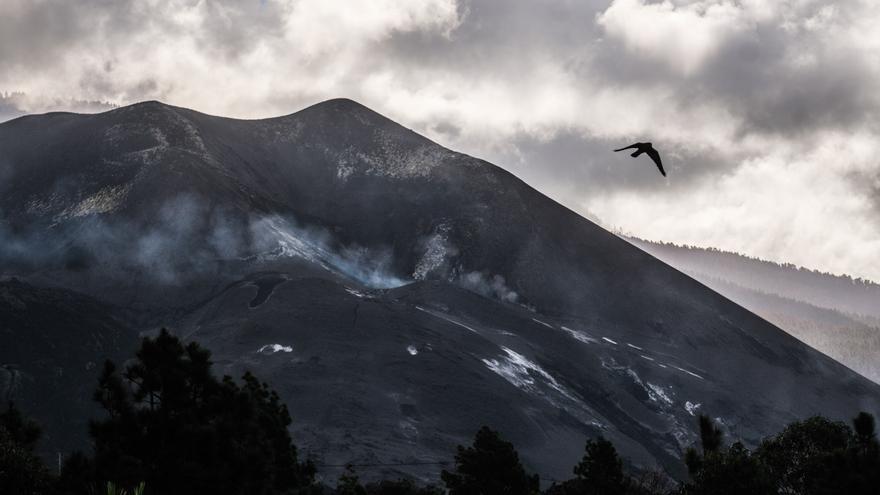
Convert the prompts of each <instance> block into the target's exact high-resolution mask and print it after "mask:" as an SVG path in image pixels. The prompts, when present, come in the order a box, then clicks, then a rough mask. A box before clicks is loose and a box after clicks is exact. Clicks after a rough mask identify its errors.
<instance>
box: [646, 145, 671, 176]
mask: <svg viewBox="0 0 880 495" xmlns="http://www.w3.org/2000/svg"><path fill="white" fill-rule="evenodd" d="M646 153H647V154H648V156H650V157H651V160H654V163H656V164H657V168H659V169H660V173H661V174H663V177H666V171H665V170H663V162H662V161H660V153H657V150H655V149H654V148H651V149H649V150H648V151H646Z"/></svg>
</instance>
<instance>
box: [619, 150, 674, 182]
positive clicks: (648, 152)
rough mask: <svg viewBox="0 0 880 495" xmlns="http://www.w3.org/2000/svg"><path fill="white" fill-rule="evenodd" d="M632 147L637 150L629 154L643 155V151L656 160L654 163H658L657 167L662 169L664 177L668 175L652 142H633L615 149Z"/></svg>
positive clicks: (633, 155) (634, 155)
mask: <svg viewBox="0 0 880 495" xmlns="http://www.w3.org/2000/svg"><path fill="white" fill-rule="evenodd" d="M630 149H635V150H636V151H635V152H633V154H631V155H629V156H632V157H636V156H639V155H641V154H642V153H646V154H647V155H648V156H650V157H651V160H654V163H656V164H657V168H659V169H660V173H661V174H663V177H666V171H665V170H663V162H662V161H660V153H657V150H655V149H654V147H653V146H652V145H651V143H636V144H631V145H629V146H627V147H626V148H620V149H618V150H614V151H615V152H617V151H623V150H630Z"/></svg>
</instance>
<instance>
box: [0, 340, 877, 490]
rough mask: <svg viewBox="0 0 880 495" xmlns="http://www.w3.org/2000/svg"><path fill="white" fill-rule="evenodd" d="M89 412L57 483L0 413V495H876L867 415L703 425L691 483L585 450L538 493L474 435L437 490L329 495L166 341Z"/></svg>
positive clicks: (254, 397)
mask: <svg viewBox="0 0 880 495" xmlns="http://www.w3.org/2000/svg"><path fill="white" fill-rule="evenodd" d="M94 398H95V400H96V401H97V402H98V403H99V404H100V405H101V407H102V408H103V409H104V411H105V413H106V414H105V415H104V417H103V418H101V419H97V420H94V421H92V422H91V424H90V431H89V433H90V435H91V439H92V442H93V451H92V452H91V453H90V454H85V453H76V454H73V455H71V456H69V457H68V458H67V459H66V461H65V463H64V465H63V467H62V469H61V471H60V473H50V471H49V469H48V468H47V467H46V466H45V465H44V464H43V461H42V460H41V459H40V458H39V457H38V456H37V455H36V454H35V447H36V445H37V443H38V441H39V438H40V429H39V427H38V426H37V425H36V424H35V423H34V422H33V421H31V420H29V419H27V418H26V417H24V416H23V415H22V414H21V412H19V411H18V410H17V409H16V408H15V406H14V405H13V404H9V405H8V407H7V408H5V409H4V410H3V411H2V412H0V494H2V495H34V494H47V495H96V494H106V495H123V494H127V495H141V494H146V495H178V494H180V495H183V494H187V495H192V494H212V495H213V494H231V495H270V494H272V495H275V494H278V495H286V494H288V495H313V494H314V495H318V494H321V495H334V494H335V495H436V494H444V493H448V494H449V495H531V494H539V493H543V494H546V495H616V494H632V495H640V494H645V495H648V494H681V495H702V494H721V495H724V494H756V495H762V494H810V495H812V494H854V495H861V494H876V493H880V445H878V441H877V438H876V431H875V424H874V417H873V416H871V415H870V414H867V413H859V415H858V416H856V418H855V419H854V420H853V422H852V423H853V424H852V426H849V425H847V424H845V423H841V422H835V421H831V420H828V419H826V418H823V417H818V416H817V417H813V418H809V419H806V420H804V421H799V422H795V423H792V424H790V425H788V426H787V427H786V428H785V429H784V430H783V431H782V432H780V433H779V434H777V435H775V436H773V437H770V438H767V439H766V440H764V441H763V442H762V443H761V445H759V446H758V447H757V448H755V449H754V450H749V449H748V448H746V447H745V446H744V445H742V444H741V443H739V442H736V443H732V444H730V445H727V444H726V443H725V441H724V437H723V433H722V431H721V430H720V429H719V428H718V427H717V425H715V424H714V423H713V422H712V420H711V419H709V418H708V417H706V416H700V417H699V427H700V438H701V441H700V445H698V446H694V447H693V448H691V449H688V450H687V452H686V453H685V456H684V459H683V460H682V462H683V463H684V464H685V465H686V466H687V470H688V473H689V477H688V479H687V480H683V481H680V482H679V481H673V480H671V479H670V478H668V477H667V476H666V475H664V474H662V473H659V472H642V473H627V472H625V471H624V468H623V465H624V464H623V460H622V459H621V458H620V457H619V456H618V454H617V452H616V450H615V448H614V445H612V444H611V442H609V441H607V440H605V439H603V438H601V437H600V438H597V439H590V440H587V441H586V446H585V450H584V455H583V458H582V459H580V462H578V463H577V464H576V465H575V466H574V468H573V472H572V474H573V477H572V478H571V479H569V480H566V481H553V482H552V484H549V483H548V482H547V481H546V480H544V482H543V483H542V480H541V479H540V478H539V477H538V475H537V474H530V473H529V472H528V471H527V470H526V469H525V467H524V466H523V465H522V463H521V462H520V460H519V456H518V454H517V452H516V450H515V448H514V446H513V445H512V444H511V443H509V442H507V441H505V440H503V439H502V438H501V436H500V435H499V433H498V432H495V431H493V430H491V429H489V428H488V427H483V428H481V429H480V430H479V431H478V432H477V434H476V436H475V438H474V441H473V444H472V445H471V446H459V447H458V450H457V452H456V453H455V454H454V464H453V465H452V466H451V468H450V469H449V470H444V471H442V473H440V479H441V480H442V486H419V485H417V484H415V483H413V482H411V481H408V480H385V481H379V482H373V483H367V484H363V483H361V482H360V481H359V479H358V477H357V474H356V472H355V471H353V470H348V471H347V472H346V474H344V475H343V476H341V477H340V478H339V480H338V481H337V482H336V484H335V487H334V486H329V485H327V484H325V483H319V482H317V481H316V475H317V472H316V471H317V470H316V467H315V466H314V465H313V464H312V463H311V462H310V461H307V460H306V461H303V460H301V459H300V458H299V456H298V454H297V449H296V447H295V446H294V444H293V442H292V440H291V438H290V434H289V433H288V426H289V425H290V423H291V418H290V414H289V413H288V410H287V406H286V405H284V404H282V403H281V401H280V400H279V398H278V395H277V394H276V393H275V392H274V391H273V390H271V389H270V388H269V386H268V385H267V384H266V383H261V382H260V381H259V380H257V379H256V378H255V377H254V376H253V375H251V374H249V373H246V374H245V375H244V376H243V377H242V378H241V380H240V381H236V380H234V379H232V378H231V377H228V376H227V377H223V378H222V379H220V380H218V379H217V378H216V377H215V376H214V375H213V374H212V373H211V361H210V353H209V352H208V351H207V350H205V349H202V348H201V347H199V346H198V344H196V343H190V344H188V345H184V344H183V343H182V342H180V340H178V339H177V338H176V337H174V336H172V335H171V334H170V333H168V332H167V331H165V330H163V331H162V332H161V333H160V334H159V335H158V336H157V337H156V338H154V339H152V338H146V339H144V340H143V342H142V344H141V347H140V349H139V350H138V351H137V353H136V356H135V359H134V360H132V361H131V362H130V363H129V364H127V365H126V366H125V367H124V368H123V369H119V368H117V367H116V366H115V365H114V364H113V363H111V362H107V363H106V364H105V366H104V370H103V373H102V374H101V377H100V379H99V381H98V387H97V389H96V391H95V395H94ZM542 484H543V485H544V486H545V489H544V490H543V492H542V491H541V485H542ZM548 484H549V486H547V485H548Z"/></svg>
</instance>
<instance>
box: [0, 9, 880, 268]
mask: <svg viewBox="0 0 880 495" xmlns="http://www.w3.org/2000/svg"><path fill="white" fill-rule="evenodd" d="M878 23H880V5H877V4H876V2H871V1H869V0H844V1H841V2H835V3H833V4H829V3H828V2H821V1H818V0H780V1H776V2H766V1H763V0H739V1H733V0H664V1H660V2H648V1H646V0H613V1H611V2H607V3H604V4H601V5H597V4H596V3H595V2H569V3H555V2H534V1H530V0H520V1H509V2H496V1H494V0H466V1H465V0H459V1H456V0H425V1H415V0H412V1H393V0H363V1H358V2H351V1H345V0H265V1H260V0H212V1H206V0H144V1H139V2H134V1H111V0H82V1H79V2H30V1H25V0H7V1H5V2H4V5H3V16H0V90H7V91H15V90H21V91H26V92H27V93H28V94H29V95H30V97H29V98H27V99H24V100H21V99H19V100H21V101H27V102H28V103H27V105H30V106H29V109H30V110H33V111H42V110H47V109H57V108H58V106H59V105H58V104H57V101H58V100H59V98H60V99H61V100H63V101H67V100H69V99H70V98H75V99H77V100H110V101H112V102H115V103H119V104H127V103H131V102H134V101H138V100H143V99H161V100H163V101H166V102H167V103H171V104H175V105H181V106H186V107H190V108H195V109H197V110H200V111H205V112H209V113H215V114H220V115H226V116H233V117H248V118H251V117H267V116H272V115H279V114H286V113H290V112H293V111H295V110H298V109H300V108H302V107H304V106H306V105H309V104H312V103H315V102H317V101H320V100H323V99H327V98H332V97H338V96H347V97H350V98H354V99H356V100H359V101H361V102H362V103H364V104H366V105H368V106H371V107H373V108H374V109H376V110H377V111H380V112H382V113H384V114H386V115H388V116H389V117H391V118H393V119H395V120H397V121H399V122H401V123H402V124H404V125H406V126H408V127H412V128H414V129H416V130H417V131H420V132H423V133H425V134H427V135H428V136H429V137H432V138H434V139H436V140H437V141H439V142H441V143H442V144H445V145H447V146H449V147H452V148H454V149H457V150H460V151H464V152H466V153H470V154H473V155H476V156H480V157H483V158H487V159H489V160H490V161H493V162H496V163H497V164H499V165H501V166H504V167H506V168H508V169H510V170H511V171H512V172H514V173H516V174H517V175H519V176H521V177H523V178H525V179H526V180H528V181H529V182H530V183H531V184H532V185H534V186H536V187H537V188H538V189H540V190H542V191H544V192H546V193H548V194H550V195H551V196H553V197H554V198H555V199H557V200H559V201H561V202H563V203H564V204H567V205H569V206H572V207H574V208H576V209H578V210H579V211H581V212H582V213H584V214H585V215H587V216H589V215H590V213H593V214H596V215H598V217H599V218H601V219H603V220H604V221H605V223H606V224H611V225H619V226H621V227H624V228H626V229H628V230H630V231H631V232H633V233H635V234H637V235H640V236H642V237H651V238H655V239H659V240H666V241H679V242H689V243H693V244H700V245H717V246H718V247H725V248H728V249H738V250H742V251H744V252H747V253H749V254H753V255H757V256H762V257H768V258H773V259H778V260H783V261H792V262H796V263H803V264H806V265H808V266H810V267H814V268H820V269H826V270H834V271H845V272H848V273H851V274H853V275H857V276H858V275H861V276H868V275H870V276H872V277H875V278H880V274H878V273H877V266H876V262H874V261H873V260H871V259H869V258H870V257H869V256H868V255H867V254H866V253H868V252H869V251H870V250H871V249H873V252H875V253H876V252H877V242H878V240H880V234H878V231H877V229H878V227H877V226H878V225H880V207H878V204H880V198H876V197H873V198H872V197H871V194H874V195H875V196H876V195H877V194H878V193H877V191H880V184H878V183H877V182H878V181H880V163H878V161H877V160H875V159H874V157H875V156H877V154H876V153H877V152H878V151H880V149H878V146H877V145H876V144H875V141H876V139H875V138H874V137H873V136H876V135H877V132H876V131H877V126H878V122H880V110H878V109H880V101H878V96H877V94H876V88H877V87H878V85H880V58H878V57H877V56H876V53H877V51H878V50H880V36H878V35H877V30H876V25H877V24H878ZM16 101H18V100H16ZM7 106H8V105H7ZM96 108H97V107H96ZM635 140H651V141H653V142H654V143H655V144H656V145H657V146H658V148H659V149H660V150H661V152H662V153H663V156H664V158H665V160H666V162H667V169H668V170H669V171H670V177H669V179H668V181H667V182H664V181H661V180H660V179H659V178H658V177H656V173H655V171H654V170H652V169H651V168H650V164H649V163H647V164H646V163H641V162H640V161H637V160H636V161H633V160H630V159H629V158H628V157H626V156H622V154H614V153H611V152H610V149H612V148H614V147H617V146H616V145H618V144H629V142H631V141H635ZM560 143H567V146H569V148H565V149H564V148H563V147H561V144H560ZM646 204H650V205H651V206H650V207H646V206H645V205H646ZM642 210H644V213H642ZM847 246H851V247H847Z"/></svg>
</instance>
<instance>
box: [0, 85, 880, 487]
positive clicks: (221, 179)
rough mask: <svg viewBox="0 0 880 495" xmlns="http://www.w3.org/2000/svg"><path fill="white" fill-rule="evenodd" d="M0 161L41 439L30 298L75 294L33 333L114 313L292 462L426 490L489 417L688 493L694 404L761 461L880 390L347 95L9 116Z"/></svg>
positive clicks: (25, 377)
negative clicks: (806, 423)
mask: <svg viewBox="0 0 880 495" xmlns="http://www.w3.org/2000/svg"><path fill="white" fill-rule="evenodd" d="M0 151H2V153H0V156H2V160H3V163H2V165H3V169H4V174H5V176H6V177H7V180H4V181H3V182H2V183H0V241H2V242H0V246H2V250H0V273H2V274H3V275H5V276H6V277H13V276H14V277H17V279H18V280H17V281H12V280H10V281H9V282H8V287H7V288H6V289H5V290H6V291H7V293H8V296H7V297H6V300H7V301H9V303H8V304H6V305H3V306H0V313H2V314H4V315H6V316H4V318H7V319H8V321H11V322H13V323H11V324H10V325H9V327H8V328H7V329H6V331H5V332H3V333H0V364H2V365H3V366H4V367H6V369H14V370H15V374H14V375H15V376H17V377H21V379H16V380H15V381H14V384H15V386H14V387H12V386H9V385H6V386H5V388H4V389H3V390H0V392H2V394H3V395H6V396H9V397H21V398H26V400H25V401H24V402H25V406H26V407H27V408H28V409H29V410H30V411H33V412H34V413H35V414H37V415H38V417H39V418H40V419H41V420H42V421H43V422H44V423H45V424H46V425H47V429H48V431H49V433H50V437H49V438H56V437H58V436H60V435H61V433H60V432H61V431H62V429H63V427H64V423H63V422H62V418H65V417H69V416H70V415H76V414H80V411H78V410H76V409H73V408H67V406H66V405H64V404H58V403H53V404H51V406H47V405H46V403H45V402H43V401H42V400H41V397H40V394H39V393H38V391H39V390H43V389H44V388H46V387H49V385H48V384H47V381H46V380H50V378H47V377H46V375H45V374H43V373H42V372H41V369H42V367H44V366H45V363H46V352H45V351H44V350H43V347H44V346H46V345H49V346H52V345H55V344H54V343H53V342H52V341H51V339H50V340H46V339H45V337H44V336H43V334H34V333H33V332H32V331H31V327H29V326H28V325H29V323H27V322H29V321H30V320H31V317H30V316H28V314H29V313H28V311H32V310H34V307H35V306H34V305H32V304H31V303H29V302H28V301H29V300H32V298H33V297H37V298H39V297H40V296H39V294H41V291H44V290H49V289H46V287H51V291H53V292H52V294H59V295H56V296H53V297H52V298H51V299H50V300H48V301H47V304H50V305H52V304H56V303H53V302H52V301H53V300H54V301H58V302H57V304H58V305H63V301H66V300H85V301H89V303H88V304H82V305H74V307H70V306H69V305H68V306H63V308H61V309H58V310H57V311H56V310H54V309H53V310H49V309H40V310H39V311H38V313H39V314H41V315H52V314H56V315H58V316H57V317H58V318H59V322H58V324H57V325H55V324H53V323H52V322H51V321H50V322H45V323H43V324H41V326H40V328H44V329H46V330H45V332H46V334H48V335H51V333H52V332H65V331H68V330H65V328H66V327H65V325H67V324H68V323H69V322H70V321H77V320H78V319H79V320H80V321H82V322H84V324H87V323H88V322H94V321H97V322H107V321H118V322H119V325H118V328H119V332H121V335H120V336H119V337H118V338H116V337H114V339H116V340H113V342H118V343H120V344H119V345H120V346H124V343H125V342H128V341H130V340H128V339H135V338H136V337H137V335H138V334H143V333H151V332H154V331H155V330H156V329H157V328H158V327H159V326H168V327H170V328H171V329H172V331H173V332H175V333H176V334H177V335H179V336H182V337H183V338H185V339H193V340H198V341H199V342H200V343H202V344H203V345H205V346H206V347H207V348H209V349H212V350H213V351H214V359H215V362H216V364H217V368H218V370H219V371H220V372H222V373H228V374H231V375H240V374H241V373H242V372H243V371H244V370H252V371H254V372H255V373H256V375H257V376H259V377H260V378H261V379H264V380H266V381H268V382H269V383H271V384H272V385H273V388H275V389H277V390H278V392H279V394H280V395H281V398H282V399H283V400H284V401H285V402H286V403H287V404H288V405H289V407H290V410H291V413H292V416H293V417H294V418H295V420H294V424H293V426H292V434H293V437H294V440H295V441H296V442H297V444H299V445H301V446H302V449H303V451H304V453H306V454H307V455H309V456H312V457H313V458H316V459H320V460H321V461H322V462H324V463H326V464H331V465H344V464H346V463H350V462H355V463H373V464H382V463H384V464H395V463H397V464H406V465H407V466H402V467H389V468H387V471H389V472H390V473H384V474H388V475H395V474H402V475H408V476H415V477H426V476H431V475H432V473H435V470H434V469H433V468H425V467H419V466H420V465H422V466H423V463H425V462H435V461H438V460H446V459H447V458H448V455H449V454H448V453H449V452H450V451H452V449H453V448H454V446H455V445H457V444H460V443H466V442H467V440H468V439H469V438H470V437H471V435H472V434H473V432H474V431H476V429H477V428H479V426H481V425H483V424H490V425H492V426H493V427H495V428H497V429H498V430H500V431H502V432H504V433H505V434H506V435H507V436H509V438H510V439H511V440H512V441H514V442H515V443H516V444H517V445H518V446H519V447H520V449H521V452H522V454H523V458H524V460H525V462H526V463H527V465H528V466H529V467H530V469H532V470H533V471H535V472H538V473H541V474H542V475H544V476H549V477H554V478H563V477H566V476H568V475H569V474H570V469H571V461H570V460H571V459H575V458H579V457H580V455H582V451H583V445H584V440H585V439H586V438H588V437H595V436H598V435H603V436H605V437H606V438H609V439H611V440H612V441H614V443H615V445H617V447H618V449H619V450H620V451H621V453H622V455H623V456H624V457H626V458H628V459H629V460H630V462H631V463H632V464H633V466H634V467H639V468H655V467H659V468H662V469H664V470H666V471H667V472H668V473H670V474H671V475H673V476H682V475H683V472H684V467H683V465H682V463H681V461H680V459H681V457H682V452H683V449H685V448H686V447H688V446H689V445H691V444H692V443H693V442H694V441H695V440H696V439H697V432H696V426H697V425H696V421H695V415H696V414H698V413H700V412H705V413H707V414H710V415H711V416H712V417H713V418H716V419H717V421H718V422H719V423H720V424H721V425H723V427H724V428H725V430H726V431H728V432H729V433H730V434H731V435H732V436H733V437H734V438H737V439H741V440H742V441H744V442H746V443H747V444H755V443H756V442H758V441H759V440H760V439H761V438H762V437H763V436H765V435H767V434H769V433H770V432H775V431H777V430H778V429H779V428H780V427H781V426H782V425H784V424H787V423H788V422H790V421H792V420H794V419H797V418H802V417H805V416H808V415H812V414H815V413H823V414H826V415H828V416H830V417H832V418H836V419H847V418H849V417H850V416H851V415H852V413H853V411H857V410H869V411H877V410H880V387H878V386H877V385H876V384H874V383H872V382H870V381H869V380H866V379H864V378H863V377H861V376H859V375H858V374H856V373H854V372H852V371H851V370H849V369H848V368H846V367H844V366H842V365H840V364H839V363H837V362H835V361H834V360H832V359H830V358H828V357H827V356H824V355H823V354H821V353H819V352H817V351H815V350H813V349H811V348H810V347H808V346H806V345H804V344H803V343H801V342H800V341H798V340H797V339H795V338H793V337H791V336H790V335H788V334H787V333H785V332H783V331H781V330H779V329H778V328H776V327H774V326H773V325H771V324H769V323H768V322H766V321H764V320H763V319H761V318H759V317H757V316H755V315H754V314H752V313H750V312H748V311H746V310H745V309H743V308H742V307H740V306H738V305H736V304H734V303H731V302H730V301H728V300H727V299H725V298H724V297H721V296H720V295H718V294H717V293H715V292H713V291H711V290H708V289H707V288H706V287H704V286H703V285H701V284H699V283H697V282H695V281H694V280H693V279H691V278H690V277H688V276H685V275H683V274H682V273H680V272H679V271H677V270H675V269H673V268H671V267H669V266H668V265H666V264H664V263H662V262H660V261H658V260H657V259H655V258H654V257H652V256H650V255H648V254H646V253H644V252H643V251H641V250H640V249H638V248H636V247H634V246H632V245H631V244H629V243H628V242H626V241H624V240H622V239H620V238H618V237H617V236H615V235H613V234H611V233H610V232H607V231H606V230H604V229H602V228H600V227H599V226H597V225H596V224H594V223H592V222H590V221H588V220H586V219H584V218H582V217H581V216H579V215H577V214H575V213H574V212H572V211H571V210H568V209H566V208H564V207H562V206H560V205H559V204H558V203H556V202H554V201H552V200H550V199H549V198H547V197H546V196H544V195H542V194H540V193H539V192H538V191H536V190H535V189H533V188H531V187H530V186H528V185H527V184H525V183H524V182H522V181H521V180H519V179H517V178H516V177H514V176H513V175H512V174H510V173H508V172H506V171H504V170H502V169H501V168H499V167H496V166H494V165H492V164H490V163H488V162H485V161H482V160H479V159H477V158H474V157H471V156H467V155H464V154H461V153H456V152H454V151H451V150H448V149H446V148H443V147H442V146H440V145H438V144H436V143H434V142H432V141H430V140H428V139H426V138H425V137H423V136H421V135H419V134H417V133H415V132H413V131H411V130H409V129H406V128H404V127H402V126H400V125H398V124H397V123H395V122H393V121H391V120H389V119H387V118H385V117H383V116H382V115H380V114H378V113H376V112H374V111H372V110H370V109H368V108H366V107H364V106H362V105H360V104H358V103H356V102H354V101H351V100H347V99H334V100H329V101H326V102H323V103H320V104H317V105H314V106H311V107H309V108H306V109H304V110H302V111H299V112H297V113H294V114H291V115H287V116H284V117H278V118H273V119H264V120H249V121H246V120H236V119H228V118H222V117H215V116H210V115H205V114H202V113H199V112H195V111H192V110H188V109H185V108H179V107H173V106H169V105H164V104H162V103H159V102H144V103H140V104H136V105H131V106H128V107H123V108H119V109H116V110H112V111H109V112H105V113H100V114H95V115H77V114H70V113H52V114H46V115H34V116H26V117H21V118H18V119H15V120H12V121H10V122H7V123H4V124H0ZM33 294H36V296H34V295H33ZM79 311H82V312H85V314H79ZM62 319H63V320H64V321H63V322H62V321H61V320H62ZM16 322H19V323H16ZM62 323H63V324H62ZM94 338H95V339H96V340H99V341H103V340H101V339H107V338H109V337H106V336H105V333H103V332H102V333H99V334H96V336H95V337H94ZM33 339H37V340H33ZM12 342H18V343H19V344H18V347H16V349H17V350H15V351H12V350H10V349H12V346H11V343H12ZM43 342H47V343H46V344H44V343H43ZM115 349H116V348H115V347H113V348H112V349H110V350H108V348H105V347H103V346H102V347H101V348H99V349H98V348H90V347H89V346H85V347H82V348H81V349H78V351H77V353H75V354H73V355H71V356H62V357H63V358H64V359H61V358H60V357H59V358H58V359H57V360H55V361H52V363H53V364H52V366H53V369H56V370H57V372H56V373H55V374H52V375H51V377H52V378H51V380H52V381H51V384H52V385H51V386H52V387H56V388H61V389H64V388H65V387H71V388H73V387H74V386H76V387H80V386H83V385H82V382H83V381H86V382H88V381H89V380H91V379H93V378H94V377H93V376H90V374H91V375H94V373H96V372H95V370H94V368H93V367H92V366H91V365H90V364H89V363H93V362H95V360H98V359H100V358H101V356H102V355H104V354H106V353H107V352H110V351H113V352H115ZM123 350H124V349H123ZM80 351H82V353H85V354H87V353H89V352H91V353H92V354H91V355H88V356H87V355H85V354H80ZM74 369H76V370H81V371H82V373H72V372H70V370H74ZM3 383H5V382H3ZM84 420H85V419H84V418H83V419H82V421H84ZM68 440H69V441H68ZM68 440H66V442H67V443H62V442H60V441H59V442H55V443H51V442H50V443H51V444H50V445H49V446H48V448H49V449H57V450H64V449H66V445H69V442H73V441H74V439H68ZM419 463H422V464H419ZM331 476H332V474H331Z"/></svg>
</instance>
